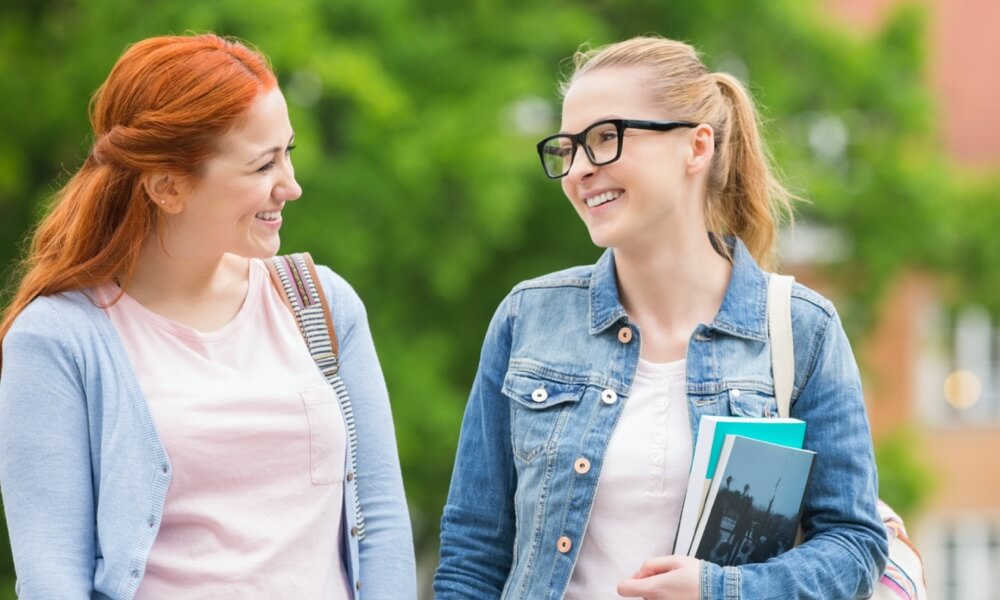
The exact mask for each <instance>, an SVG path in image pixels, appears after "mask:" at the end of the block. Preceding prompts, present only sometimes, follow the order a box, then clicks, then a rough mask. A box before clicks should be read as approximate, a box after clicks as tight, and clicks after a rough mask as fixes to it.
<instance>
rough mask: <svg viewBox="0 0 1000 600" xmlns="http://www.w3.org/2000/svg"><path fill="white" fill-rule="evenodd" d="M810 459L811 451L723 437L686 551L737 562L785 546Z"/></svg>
mask: <svg viewBox="0 0 1000 600" xmlns="http://www.w3.org/2000/svg"><path fill="white" fill-rule="evenodd" d="M815 460H816V453H815V452H813V451H811V450H803V449H801V448H792V447H788V446H783V445H780V444H772V443H769V442H764V441H761V440H755V439H751V438H746V437H742V436H737V435H727V436H726V438H725V442H724V444H723V447H722V453H721V454H720V455H719V464H718V467H717V468H716V471H715V477H713V478H712V486H711V488H710V490H709V493H708V498H707V499H706V501H705V508H704V510H703V511H702V515H701V519H700V520H699V522H698V528H697V531H696V533H695V536H694V541H693V542H692V544H691V548H692V551H691V552H689V555H690V556H694V557H695V558H700V559H703V560H707V561H710V562H713V563H716V564H718V565H722V566H738V565H742V564H746V563H762V562H765V561H767V560H768V559H769V558H771V557H772V556H777V555H778V554H781V553H782V552H784V551H786V550H789V549H791V548H792V546H794V545H795V536H796V533H797V531H798V527H799V519H800V518H801V516H802V505H803V502H804V500H805V493H806V487H807V486H808V484H809V475H810V473H811V472H812V467H813V464H814V462H815Z"/></svg>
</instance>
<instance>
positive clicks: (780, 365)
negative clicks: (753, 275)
mask: <svg viewBox="0 0 1000 600" xmlns="http://www.w3.org/2000/svg"><path fill="white" fill-rule="evenodd" d="M794 282H795V278H794V277H791V276H790V275H778V274H777V273H771V276H770V279H769V280H768V283H767V332H768V336H769V337H770V338H771V374H772V375H773V376H774V397H775V399H776V400H777V401H778V416H779V417H782V418H784V417H787V416H788V411H789V406H790V405H791V401H792V383H793V382H794V380H795V353H794V348H793V346H792V283H794Z"/></svg>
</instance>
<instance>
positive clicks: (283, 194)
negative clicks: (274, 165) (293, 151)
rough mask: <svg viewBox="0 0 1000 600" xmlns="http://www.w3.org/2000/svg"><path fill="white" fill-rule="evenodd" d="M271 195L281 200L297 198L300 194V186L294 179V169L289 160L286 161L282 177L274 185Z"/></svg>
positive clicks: (287, 200)
mask: <svg viewBox="0 0 1000 600" xmlns="http://www.w3.org/2000/svg"><path fill="white" fill-rule="evenodd" d="M273 195H274V198H275V199H276V200H281V201H282V202H291V201H293V200H298V199H299V197H300V196H301V195H302V187H301V186H300V185H299V182H298V181H296V180H295V169H293V168H292V164H291V163H290V162H289V163H286V169H285V175H284V177H282V178H281V180H280V181H278V183H277V184H276V185H275V186H274V192H273Z"/></svg>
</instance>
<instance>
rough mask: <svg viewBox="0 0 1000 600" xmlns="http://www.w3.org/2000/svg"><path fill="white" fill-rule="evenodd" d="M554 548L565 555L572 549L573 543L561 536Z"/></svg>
mask: <svg viewBox="0 0 1000 600" xmlns="http://www.w3.org/2000/svg"><path fill="white" fill-rule="evenodd" d="M556 547H557V548H559V551H560V552H562V553H563V554H566V553H567V552H569V551H570V549H571V548H572V547H573V542H572V540H570V539H569V538H568V537H566V536H562V537H561V538H559V543H558V544H556Z"/></svg>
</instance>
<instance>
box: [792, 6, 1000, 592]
mask: <svg viewBox="0 0 1000 600" xmlns="http://www.w3.org/2000/svg"><path fill="white" fill-rule="evenodd" d="M824 1H825V3H826V8H827V10H828V11H829V12H830V13H831V15H832V16H833V17H834V18H836V19H838V20H840V21H842V22H845V23H847V24H848V25H849V26H852V27H855V28H857V30H858V31H859V32H860V33H864V32H868V31H875V30H877V28H878V27H879V25H880V24H881V23H882V21H883V20H884V19H885V17H886V16H887V15H888V14H889V12H890V11H891V10H893V9H894V8H895V7H896V6H897V5H898V4H900V3H901V2H902V1H903V0H824ZM911 1H915V2H916V3H917V4H918V5H920V6H923V7H925V9H926V10H927V14H928V35H929V40H928V43H929V55H928V58H929V65H928V67H929V69H928V72H927V78H928V84H929V85H930V86H931V89H932V90H933V92H934V94H935V97H936V104H937V117H938V123H939V126H940V130H939V132H938V133H939V135H940V137H941V140H942V142H943V143H944V144H945V146H946V148H947V150H948V152H949V154H950V155H951V156H952V157H953V159H954V161H955V163H956V164H957V165H959V166H960V167H963V168H968V169H970V170H975V171H987V170H993V171H995V170H997V169H998V168H1000V29H998V27H1000V0H911ZM789 270H790V271H793V272H796V274H797V275H798V276H799V278H800V279H801V280H803V282H805V283H807V284H810V285H814V286H815V287H817V289H820V290H822V291H825V292H826V293H828V294H829V295H830V296H831V297H833V298H836V296H837V294H836V290H824V289H823V287H824V286H823V282H822V281H816V280H814V278H812V277H811V275H810V271H811V269H809V268H808V267H806V266H800V267H798V268H796V267H795V266H791V268H790V269H789ZM855 348H856V350H857V351H858V354H859V359H860V360H861V362H862V364H863V374H862V375H863V379H864V385H865V393H866V398H867V400H868V406H869V414H870V417H871V421H872V428H873V434H874V436H875V437H876V439H878V438H880V437H883V436H887V435H891V434H892V433H893V432H894V431H895V430H896V429H897V427H899V425H900V424H901V423H910V424H913V425H915V426H916V428H917V430H918V431H919V435H920V438H921V440H922V442H923V444H922V447H920V448H917V449H915V451H914V452H915V454H916V455H918V457H919V459H921V460H925V461H926V462H927V463H928V464H929V466H930V467H931V469H932V470H933V472H934V473H935V478H936V481H935V483H934V485H933V489H934V493H933V494H932V496H931V498H930V499H929V501H928V503H927V505H926V507H925V508H924V510H923V511H922V513H921V514H920V515H919V517H918V518H915V519H911V521H912V522H910V523H908V525H909V528H910V533H911V536H912V537H914V538H915V539H916V541H917V544H918V545H919V546H920V548H921V551H922V552H923V554H924V559H925V562H926V566H927V577H928V586H929V592H930V597H931V598H934V599H939V600H952V599H956V600H957V599H960V600H998V599H1000V323H998V322H996V321H995V319H994V318H993V317H991V316H990V315H989V314H988V313H987V312H986V311H985V310H982V309H980V308H978V307H975V306H969V307H964V308H963V309H962V310H960V311H959V313H958V314H950V313H946V312H945V311H944V310H943V308H942V307H941V305H940V303H939V299H938V294H937V288H936V282H935V281H934V279H932V278H930V277H925V276H921V275H918V274H913V273H911V274H907V275H905V276H903V277H901V278H900V279H899V280H898V281H897V282H895V285H894V286H893V289H892V292H891V293H890V294H888V296H887V298H886V299H885V301H884V303H883V305H882V307H881V310H880V312H879V315H878V319H877V325H876V326H875V327H874V329H873V330H872V331H871V332H870V334H869V335H868V336H867V337H866V339H864V340H856V341H855Z"/></svg>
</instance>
